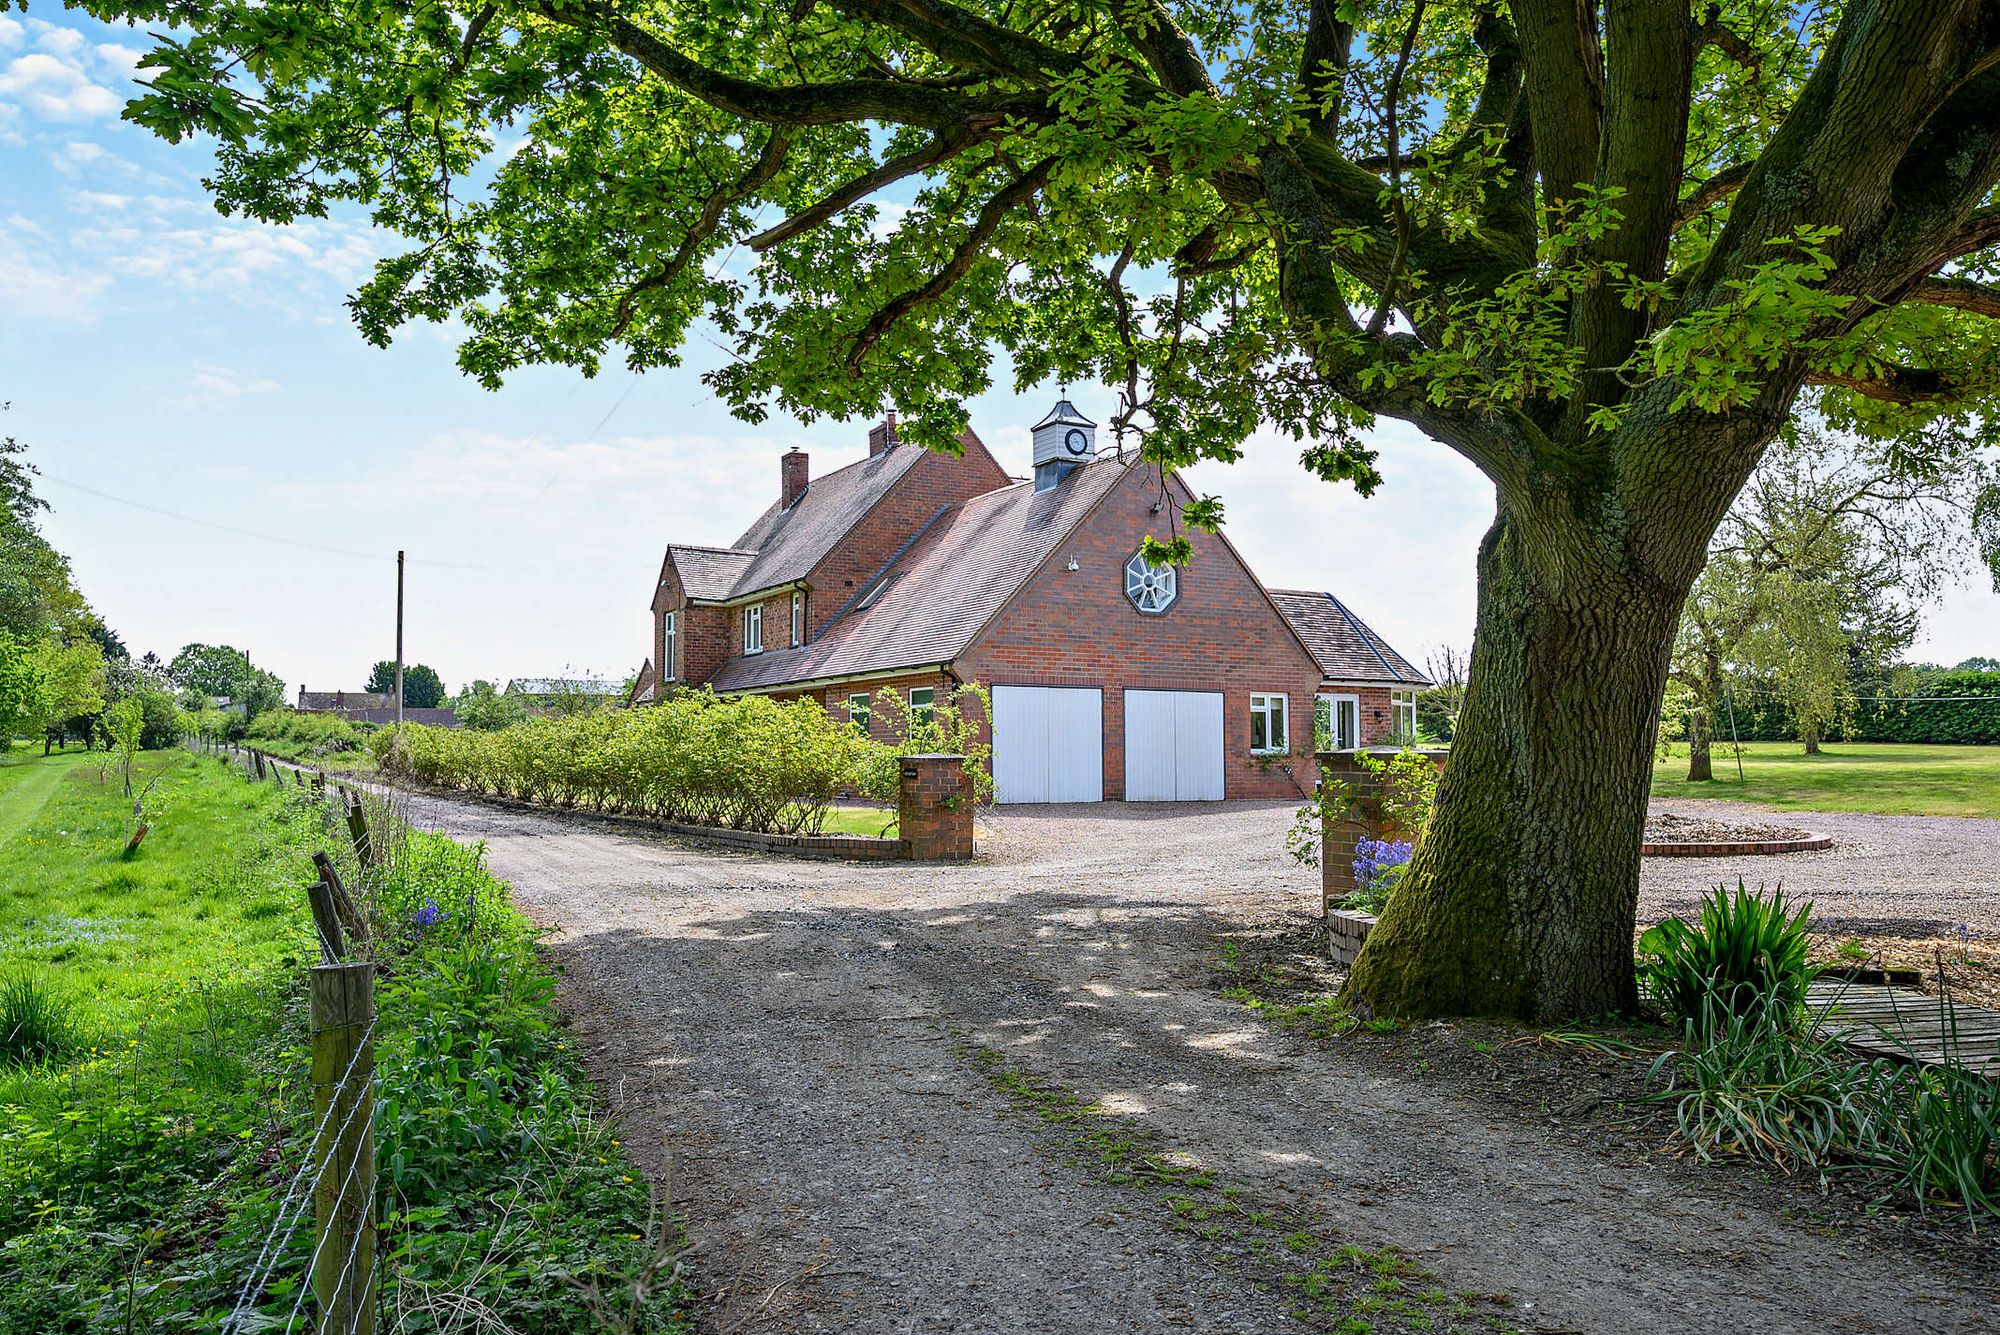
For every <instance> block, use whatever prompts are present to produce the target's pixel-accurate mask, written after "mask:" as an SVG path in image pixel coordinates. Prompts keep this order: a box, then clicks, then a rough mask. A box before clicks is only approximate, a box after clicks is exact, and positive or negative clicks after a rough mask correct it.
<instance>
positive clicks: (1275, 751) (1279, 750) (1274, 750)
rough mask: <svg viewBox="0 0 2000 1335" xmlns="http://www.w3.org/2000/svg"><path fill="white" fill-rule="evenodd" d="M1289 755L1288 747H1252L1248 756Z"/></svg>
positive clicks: (1290, 750)
mask: <svg viewBox="0 0 2000 1335" xmlns="http://www.w3.org/2000/svg"><path fill="white" fill-rule="evenodd" d="M1291 753H1292V749H1291V748H1290V747H1289V746H1267V747H1255V746H1253V747H1251V748H1250V754H1251V755H1253V756H1288V755H1290V754H1291Z"/></svg>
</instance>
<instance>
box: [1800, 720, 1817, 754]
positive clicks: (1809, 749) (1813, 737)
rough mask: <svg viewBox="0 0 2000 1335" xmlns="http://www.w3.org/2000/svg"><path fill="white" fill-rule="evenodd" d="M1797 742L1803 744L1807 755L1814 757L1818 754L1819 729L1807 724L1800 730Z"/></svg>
mask: <svg viewBox="0 0 2000 1335" xmlns="http://www.w3.org/2000/svg"><path fill="white" fill-rule="evenodd" d="M1799 740H1800V741H1802V742H1804V743H1805V745H1806V754H1807V755H1809V756H1816V755H1818V754H1819V729H1818V728H1817V727H1815V726H1813V725H1810V724H1808V725H1807V726H1805V727H1803V728H1800V729H1799Z"/></svg>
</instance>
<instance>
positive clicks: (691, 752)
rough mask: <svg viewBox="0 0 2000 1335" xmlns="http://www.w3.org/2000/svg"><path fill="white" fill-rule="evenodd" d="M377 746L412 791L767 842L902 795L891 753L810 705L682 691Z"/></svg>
mask: <svg viewBox="0 0 2000 1335" xmlns="http://www.w3.org/2000/svg"><path fill="white" fill-rule="evenodd" d="M369 746H370V749H371V750H372V751H373V752H374V754H375V757H376V759H377V760H378V761H379V762H380V763H381V766H382V768H383V770H384V771H385V772H386V773H389V774H391V775H395V776H397V777H401V778H407V779H411V780H414V781H415V782H417V783H422V784H429V785H433V786H436V787H440V788H461V789H466V790H468V791H471V792H476V793H491V794H494V795H496V796H500V797H511V798H515V799H518V800H521V801H526V802H546V803H550V804H552V805H555V806H562V807H588V808H589V809H591V810H594V811H615V812H622V813H625V814H628V815H639V816H650V817H654V818H657V819H661V820H670V821H675V822H679V823H682V824H688V825H715V826H722V827H726V828H729V829H737V830H756V831H761V832H764V833H770V834H814V833H817V832H818V831H819V829H820V828H821V826H822V824H823V823H824V821H825V819H826V810H827V808H828V807H829V806H830V805H832V803H833V801H834V799H835V798H837V797H839V796H841V795H842V794H844V793H853V794H857V795H860V796H865V797H872V798H878V799H882V800H885V801H886V800H893V799H894V797H895V796H896V766H895V764H894V756H895V755H896V753H897V751H896V748H894V747H889V746H886V745H884V744H883V743H880V742H876V741H873V740H871V739H870V738H868V737H866V736H864V735H863V734H862V733H861V732H860V731H858V730H857V729H855V728H854V727H852V726H851V725H849V724H848V723H847V722H846V721H845V720H841V719H836V718H834V717H832V716H831V715H829V714H828V713H827V712H826V710H825V708H823V707H822V706H821V705H820V703H819V702H818V701H816V700H788V701H778V700H771V699H768V698H766V697H764V696H717V695H715V694H713V693H711V692H708V691H682V692H678V693H676V694H675V695H673V696H671V697H669V698H668V699H667V700H665V701H663V702H661V703H660V704H657V705H653V706H650V707H648V708H646V709H637V710H603V711H599V712H596V713H590V714H575V715H571V716H569V717H566V718H564V717H549V718H534V719H529V720H528V721H527V722H525V723H520V724H516V725H515V726H513V727H511V728H503V729H501V730H499V731H498V732H475V731H472V730H470V729H463V728H461V729H444V728H431V727H424V726H421V725H416V724H405V725H404V726H403V727H402V728H401V729H400V730H398V729H383V730H382V731H381V732H378V733H377V734H376V735H375V736H374V737H373V738H371V739H370V742H369Z"/></svg>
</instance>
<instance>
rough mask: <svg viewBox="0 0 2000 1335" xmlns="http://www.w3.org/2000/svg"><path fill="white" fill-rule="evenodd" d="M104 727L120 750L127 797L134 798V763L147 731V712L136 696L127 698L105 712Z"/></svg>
mask: <svg viewBox="0 0 2000 1335" xmlns="http://www.w3.org/2000/svg"><path fill="white" fill-rule="evenodd" d="M104 727H105V730H106V731H107V732H108V733H109V734H110V736H111V744H112V745H113V746H114V747H116V748H117V749H118V769H119V772H120V773H121V774H122V775H124V778H125V796H127V797H130V796H132V762H133V761H134V760H136V759H137V758H138V755H139V739H140V737H141V736H143V735H144V733H145V731H146V711H145V707H144V706H143V705H141V704H140V702H139V701H138V699H137V698H136V697H134V696H129V695H128V696H126V697H125V698H124V699H123V700H120V701H119V702H118V703H117V704H115V705H113V706H111V708H110V709H108V710H106V711H105V712H104Z"/></svg>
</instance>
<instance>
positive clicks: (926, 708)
mask: <svg viewBox="0 0 2000 1335" xmlns="http://www.w3.org/2000/svg"><path fill="white" fill-rule="evenodd" d="M920 695H921V696H922V697H923V699H922V700H921V701H919V700H918V699H917V697H918V696H920ZM936 717H937V688H936V687H935V686H912V687H911V688H910V726H911V727H912V728H922V727H926V726H928V725H929V724H930V722H931V720H933V719H935V718H936Z"/></svg>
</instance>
